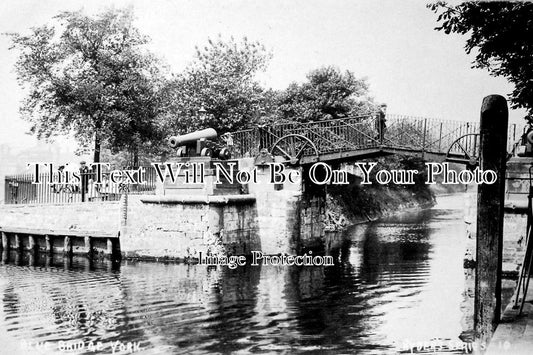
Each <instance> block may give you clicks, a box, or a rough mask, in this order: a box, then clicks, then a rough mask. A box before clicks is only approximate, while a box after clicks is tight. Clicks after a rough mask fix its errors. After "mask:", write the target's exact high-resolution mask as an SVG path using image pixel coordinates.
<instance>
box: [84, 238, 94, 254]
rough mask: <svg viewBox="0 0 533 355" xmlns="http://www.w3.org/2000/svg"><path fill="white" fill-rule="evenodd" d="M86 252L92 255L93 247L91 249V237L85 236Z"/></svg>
mask: <svg viewBox="0 0 533 355" xmlns="http://www.w3.org/2000/svg"><path fill="white" fill-rule="evenodd" d="M84 241H85V254H86V255H87V257H89V258H90V257H91V253H92V249H91V237H85V238H84Z"/></svg>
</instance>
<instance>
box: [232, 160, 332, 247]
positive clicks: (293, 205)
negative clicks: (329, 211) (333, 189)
mask: <svg viewBox="0 0 533 355" xmlns="http://www.w3.org/2000/svg"><path fill="white" fill-rule="evenodd" d="M247 168H249V169H252V168H253V161H252V160H248V159H242V160H240V169H247ZM256 169H257V173H258V174H257V176H258V183H256V184H249V185H248V191H249V193H251V194H253V195H255V197H256V208H257V222H258V231H259V237H260V240H261V250H262V251H263V252H264V253H265V254H279V253H287V254H295V253H300V252H302V251H305V250H308V249H321V248H323V247H324V243H325V229H324V225H325V224H324V216H325V204H326V191H325V188H324V187H323V186H322V187H320V186H318V187H317V186H314V185H312V184H306V183H305V182H304V181H305V177H304V176H303V174H305V171H304V169H303V168H302V167H300V166H294V167H292V166H285V169H286V170H287V171H292V170H297V171H298V172H299V174H300V176H301V177H302V179H300V181H299V182H297V183H291V182H288V181H285V182H284V183H283V184H271V183H269V179H270V176H269V171H270V170H269V167H268V166H258V167H256Z"/></svg>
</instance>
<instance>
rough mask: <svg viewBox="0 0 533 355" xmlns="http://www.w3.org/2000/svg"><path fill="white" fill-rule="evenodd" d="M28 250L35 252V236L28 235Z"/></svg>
mask: <svg viewBox="0 0 533 355" xmlns="http://www.w3.org/2000/svg"><path fill="white" fill-rule="evenodd" d="M28 250H29V251H34V250H35V237H34V236H33V235H28Z"/></svg>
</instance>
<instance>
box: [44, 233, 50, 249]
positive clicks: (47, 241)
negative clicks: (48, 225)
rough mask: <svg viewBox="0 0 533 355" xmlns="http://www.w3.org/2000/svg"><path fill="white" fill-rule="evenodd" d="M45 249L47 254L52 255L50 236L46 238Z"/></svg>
mask: <svg viewBox="0 0 533 355" xmlns="http://www.w3.org/2000/svg"><path fill="white" fill-rule="evenodd" d="M44 249H45V251H46V253H52V242H51V241H50V236H49V235H48V234H46V235H45V236H44Z"/></svg>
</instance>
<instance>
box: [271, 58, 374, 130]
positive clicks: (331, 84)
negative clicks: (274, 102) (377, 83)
mask: <svg viewBox="0 0 533 355" xmlns="http://www.w3.org/2000/svg"><path fill="white" fill-rule="evenodd" d="M307 80H308V81H307V82H305V83H303V84H297V83H292V84H290V85H289V87H288V88H287V89H286V90H285V91H283V92H282V93H281V94H280V96H279V109H278V110H279V113H280V116H281V117H282V118H284V119H289V120H295V121H301V122H308V121H319V120H327V119H334V118H339V117H347V116H357V115H359V114H364V113H368V112H369V111H374V110H375V107H374V104H373V102H372V99H371V98H369V97H368V85H367V83H366V80H364V79H357V78H356V77H355V76H354V74H353V73H352V72H350V71H345V72H341V71H340V70H339V69H338V68H335V67H331V66H328V67H322V68H319V69H315V70H313V71H311V72H310V73H309V74H308V75H307Z"/></svg>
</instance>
